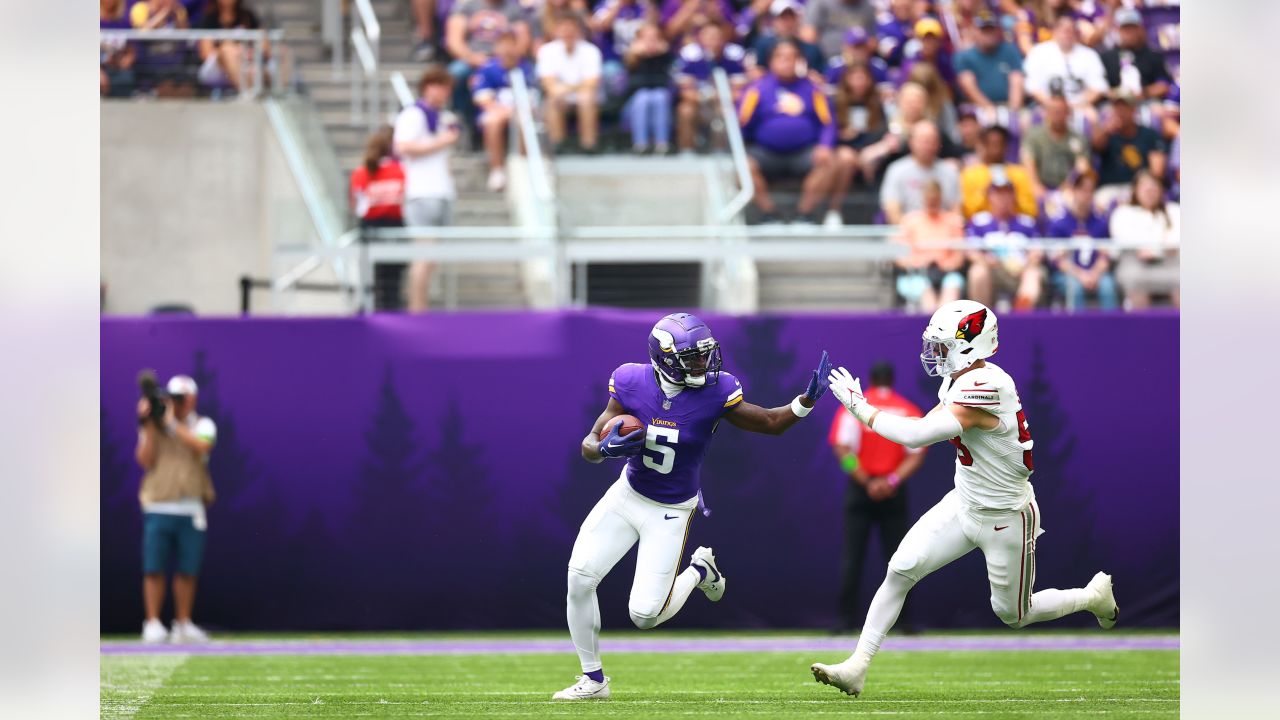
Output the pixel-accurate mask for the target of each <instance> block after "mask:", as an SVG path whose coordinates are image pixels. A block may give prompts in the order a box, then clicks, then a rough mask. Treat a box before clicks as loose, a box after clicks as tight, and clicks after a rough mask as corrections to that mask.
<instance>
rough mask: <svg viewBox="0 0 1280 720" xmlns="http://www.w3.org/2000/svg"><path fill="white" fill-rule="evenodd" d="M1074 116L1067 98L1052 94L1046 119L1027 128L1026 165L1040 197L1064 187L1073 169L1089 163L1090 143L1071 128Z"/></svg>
mask: <svg viewBox="0 0 1280 720" xmlns="http://www.w3.org/2000/svg"><path fill="white" fill-rule="evenodd" d="M1070 120H1071V106H1070V105H1068V104H1067V99H1066V98H1065V97H1063V96H1062V95H1061V94H1056V95H1051V96H1049V101H1048V102H1047V103H1046V104H1045V106H1044V122H1043V123H1041V124H1039V125H1036V126H1034V127H1032V128H1031V129H1030V130H1029V131H1027V135H1026V137H1025V138H1023V140H1022V149H1021V154H1022V165H1023V167H1025V168H1026V169H1027V176H1028V177H1029V178H1030V179H1031V184H1032V187H1033V188H1034V190H1035V194H1036V197H1043V196H1044V194H1045V193H1046V192H1048V191H1052V190H1056V189H1058V188H1059V187H1061V186H1062V183H1064V182H1065V181H1066V179H1067V176H1068V175H1069V174H1070V173H1071V171H1072V170H1077V171H1084V170H1085V169H1087V168H1088V167H1089V143H1088V142H1087V141H1086V140H1085V138H1084V136H1083V135H1081V134H1080V133H1078V132H1076V131H1075V130H1073V129H1072V128H1071V124H1070Z"/></svg>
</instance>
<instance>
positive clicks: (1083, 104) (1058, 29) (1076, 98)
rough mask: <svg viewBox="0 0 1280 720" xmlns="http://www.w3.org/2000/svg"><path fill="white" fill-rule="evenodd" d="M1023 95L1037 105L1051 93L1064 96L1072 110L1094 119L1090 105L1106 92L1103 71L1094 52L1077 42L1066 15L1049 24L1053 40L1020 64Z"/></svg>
mask: <svg viewBox="0 0 1280 720" xmlns="http://www.w3.org/2000/svg"><path fill="white" fill-rule="evenodd" d="M1022 69H1023V72H1025V73H1026V76H1027V81H1026V88H1027V94H1028V95H1030V96H1031V97H1032V98H1034V99H1035V101H1036V102H1037V103H1040V104H1041V105H1047V104H1048V103H1049V97H1050V96H1051V95H1052V94H1053V93H1054V91H1055V90H1058V89H1059V88H1060V92H1061V93H1062V94H1063V95H1065V96H1066V98H1067V102H1069V103H1070V104H1071V107H1072V109H1073V110H1075V111H1077V112H1079V113H1082V114H1083V115H1085V116H1086V117H1088V118H1089V119H1090V120H1094V119H1096V118H1097V115H1096V112H1095V110H1094V107H1093V106H1094V103H1096V102H1098V100H1100V99H1101V98H1102V96H1103V94H1104V93H1106V92H1107V90H1108V88H1109V86H1108V85H1107V71H1106V69H1105V68H1104V67H1103V66H1102V58H1101V57H1100V56H1099V55H1098V53H1097V51H1095V50H1093V49H1092V48H1090V47H1088V46H1086V45H1082V44H1081V43H1079V42H1078V41H1077V37H1076V25H1075V22H1074V21H1073V20H1072V19H1071V17H1070V16H1069V15H1063V16H1062V17H1060V18H1058V20H1057V22H1055V23H1054V24H1053V39H1052V40H1049V41H1046V42H1042V43H1040V44H1038V45H1036V46H1035V47H1033V48H1031V51H1030V52H1028V53H1027V59H1026V60H1025V61H1023V63H1022Z"/></svg>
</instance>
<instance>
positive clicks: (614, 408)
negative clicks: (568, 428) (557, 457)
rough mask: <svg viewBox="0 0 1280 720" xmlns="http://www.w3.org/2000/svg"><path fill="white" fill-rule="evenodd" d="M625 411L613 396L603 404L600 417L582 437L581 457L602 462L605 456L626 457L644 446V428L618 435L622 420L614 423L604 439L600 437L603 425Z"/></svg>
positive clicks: (594, 461)
mask: <svg viewBox="0 0 1280 720" xmlns="http://www.w3.org/2000/svg"><path fill="white" fill-rule="evenodd" d="M624 413H626V408H624V407H622V403H620V402H618V401H617V400H615V399H614V398H609V404H608V405H606V406H605V408H604V412H602V413H600V417H598V418H596V422H595V424H594V425H592V426H591V432H590V434H588V435H587V436H586V437H584V438H582V459H583V460H586V461H587V462H589V463H598V462H602V461H603V460H604V459H605V458H618V457H626V456H628V455H636V454H638V453H639V452H640V450H641V449H642V448H643V447H644V435H645V431H644V430H636V431H634V432H632V433H631V434H629V435H619V434H618V431H619V430H620V429H621V428H622V421H621V420H619V421H618V422H617V423H616V427H614V428H612V429H611V430H610V432H609V436H608V437H606V438H605V439H604V440H601V439H600V431H601V430H603V429H604V427H605V425H608V424H610V423H612V422H613V419H614V418H616V417H618V416H619V415H622V414H624Z"/></svg>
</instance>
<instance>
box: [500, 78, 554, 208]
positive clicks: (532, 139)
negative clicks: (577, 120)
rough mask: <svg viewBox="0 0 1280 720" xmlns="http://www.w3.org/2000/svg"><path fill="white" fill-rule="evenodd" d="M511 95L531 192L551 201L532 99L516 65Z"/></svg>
mask: <svg viewBox="0 0 1280 720" xmlns="http://www.w3.org/2000/svg"><path fill="white" fill-rule="evenodd" d="M510 77H511V97H512V100H513V101H514V102H515V107H516V117H517V118H518V120H519V122H520V134H521V137H523V138H524V151H525V154H526V155H527V156H528V158H529V172H530V174H532V176H533V194H534V196H535V197H537V198H538V199H539V200H541V201H542V202H546V203H549V202H551V201H552V197H551V184H550V183H549V182H548V181H547V161H546V158H545V157H544V156H543V154H542V145H541V143H539V142H538V126H537V125H536V124H535V123H534V120H533V99H532V96H531V93H530V92H529V86H528V84H527V83H525V81H524V73H523V72H521V71H520V68H519V67H516V68H514V69H512V70H511V72H510Z"/></svg>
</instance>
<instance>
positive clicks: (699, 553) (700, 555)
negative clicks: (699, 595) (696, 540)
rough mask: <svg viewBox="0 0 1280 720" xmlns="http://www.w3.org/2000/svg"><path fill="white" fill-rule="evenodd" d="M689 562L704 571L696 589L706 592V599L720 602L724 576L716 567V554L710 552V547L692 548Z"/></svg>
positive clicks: (722, 594)
mask: <svg viewBox="0 0 1280 720" xmlns="http://www.w3.org/2000/svg"><path fill="white" fill-rule="evenodd" d="M689 564H690V565H697V566H699V567H701V568H702V569H703V570H705V571H706V577H704V578H703V579H702V582H700V583H698V589H699V590H701V591H702V592H703V593H706V596H707V599H708V600H710V601H711V602H720V598H722V597H724V586H725V576H724V575H721V574H720V568H718V567H716V556H715V555H714V554H712V552H711V548H709V547H700V548H698V549H697V550H694V551H693V557H692V558H690V560H689Z"/></svg>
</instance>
